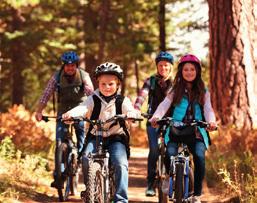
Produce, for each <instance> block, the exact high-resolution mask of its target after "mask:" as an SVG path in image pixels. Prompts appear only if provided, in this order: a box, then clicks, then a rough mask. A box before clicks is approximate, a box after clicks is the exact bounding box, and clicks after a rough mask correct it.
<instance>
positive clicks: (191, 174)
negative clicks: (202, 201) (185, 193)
mask: <svg viewBox="0 0 257 203" xmlns="http://www.w3.org/2000/svg"><path fill="white" fill-rule="evenodd" d="M194 183H195V179H194V170H193V168H192V167H189V196H192V195H193V194H194Z"/></svg>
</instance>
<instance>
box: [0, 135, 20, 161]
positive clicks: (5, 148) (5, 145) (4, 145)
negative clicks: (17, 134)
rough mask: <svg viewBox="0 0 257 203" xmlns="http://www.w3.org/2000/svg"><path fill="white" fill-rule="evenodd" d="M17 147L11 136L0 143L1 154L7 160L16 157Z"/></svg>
mask: <svg viewBox="0 0 257 203" xmlns="http://www.w3.org/2000/svg"><path fill="white" fill-rule="evenodd" d="M15 154H16V149H15V145H14V144H13V142H12V140H11V138H10V137H5V138H4V139H3V140H2V141H1V144H0V156H1V157H2V158H5V159H7V160H11V159H12V158H14V157H15Z"/></svg>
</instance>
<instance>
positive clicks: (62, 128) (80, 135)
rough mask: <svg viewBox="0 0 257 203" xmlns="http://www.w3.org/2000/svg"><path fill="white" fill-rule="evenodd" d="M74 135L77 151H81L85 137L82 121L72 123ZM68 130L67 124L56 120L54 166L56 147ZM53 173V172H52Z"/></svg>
mask: <svg viewBox="0 0 257 203" xmlns="http://www.w3.org/2000/svg"><path fill="white" fill-rule="evenodd" d="M73 126H74V129H75V133H76V137H77V149H78V152H81V150H82V148H83V144H84V139H85V128H84V122H83V121H80V122H78V123H77V122H76V123H74V124H73ZM68 131H69V125H67V124H65V123H63V122H61V121H58V122H57V124H56V147H55V166H56V152H57V150H56V149H57V147H58V146H60V145H61V143H62V142H63V141H64V137H65V134H66V133H67V132H68ZM54 174H55V172H54Z"/></svg>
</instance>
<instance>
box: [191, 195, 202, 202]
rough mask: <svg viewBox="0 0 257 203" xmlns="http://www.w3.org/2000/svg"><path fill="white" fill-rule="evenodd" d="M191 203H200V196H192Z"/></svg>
mask: <svg viewBox="0 0 257 203" xmlns="http://www.w3.org/2000/svg"><path fill="white" fill-rule="evenodd" d="M192 203H201V197H200V196H193V198H192Z"/></svg>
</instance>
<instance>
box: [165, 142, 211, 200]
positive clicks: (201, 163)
mask: <svg viewBox="0 0 257 203" xmlns="http://www.w3.org/2000/svg"><path fill="white" fill-rule="evenodd" d="M188 149H189V151H190V152H191V153H192V155H193V161H194V179H195V180H194V181H195V182H194V195H196V196H200V195H201V193H202V182H203V179H204V175H205V151H206V147H205V144H204V143H203V142H202V141H200V140H196V142H195V144H192V145H188ZM177 152H178V144H177V143H175V142H168V144H167V151H166V153H167V156H168V157H170V156H175V155H177Z"/></svg>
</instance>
